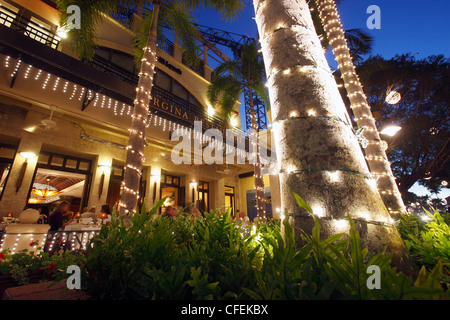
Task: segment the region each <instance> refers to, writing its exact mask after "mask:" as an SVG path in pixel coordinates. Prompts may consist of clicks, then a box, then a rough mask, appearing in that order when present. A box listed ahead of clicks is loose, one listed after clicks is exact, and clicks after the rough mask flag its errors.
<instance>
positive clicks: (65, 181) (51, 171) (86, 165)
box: [27, 152, 91, 213]
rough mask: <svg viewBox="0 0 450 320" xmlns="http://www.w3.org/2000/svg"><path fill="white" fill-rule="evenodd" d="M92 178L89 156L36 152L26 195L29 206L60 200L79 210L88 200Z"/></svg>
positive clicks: (48, 203) (75, 210)
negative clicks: (35, 162)
mask: <svg viewBox="0 0 450 320" xmlns="http://www.w3.org/2000/svg"><path fill="white" fill-rule="evenodd" d="M90 182H91V160H86V159H80V158H75V157H70V156H65V155H59V154H53V153H44V152H42V153H41V154H39V158H38V163H37V166H36V171H35V173H34V177H33V182H32V185H31V186H30V191H29V195H28V200H27V202H28V205H29V206H34V207H36V206H42V205H44V206H48V207H50V206H51V205H52V204H53V203H55V202H57V201H61V200H65V201H68V202H69V203H70V204H71V208H70V210H71V211H72V212H74V213H77V212H80V211H81V210H82V208H83V207H85V206H86V205H87V203H88V197H89V196H88V195H89V189H90Z"/></svg>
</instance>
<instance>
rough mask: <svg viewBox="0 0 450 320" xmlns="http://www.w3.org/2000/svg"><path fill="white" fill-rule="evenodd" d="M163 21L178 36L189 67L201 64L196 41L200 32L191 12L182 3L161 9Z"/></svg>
mask: <svg viewBox="0 0 450 320" xmlns="http://www.w3.org/2000/svg"><path fill="white" fill-rule="evenodd" d="M161 8H162V10H161V13H162V19H164V20H165V22H166V23H167V24H168V25H170V26H171V28H172V29H173V30H174V32H175V34H176V35H177V36H178V39H179V41H180V45H181V47H182V48H183V49H184V50H185V51H184V59H185V62H186V63H187V64H188V65H193V66H196V65H198V64H199V62H200V58H199V57H198V55H197V47H196V39H197V36H198V35H199V31H198V29H197V27H196V25H195V23H194V17H193V16H192V15H191V13H190V10H189V9H188V8H187V7H186V6H185V5H183V4H181V3H174V4H172V5H171V6H165V5H164V6H162V7H161Z"/></svg>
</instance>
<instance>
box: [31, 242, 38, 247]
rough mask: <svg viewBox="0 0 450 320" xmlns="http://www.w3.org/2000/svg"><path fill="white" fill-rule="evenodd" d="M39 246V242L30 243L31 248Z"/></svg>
mask: <svg viewBox="0 0 450 320" xmlns="http://www.w3.org/2000/svg"><path fill="white" fill-rule="evenodd" d="M37 245H38V242H37V241H33V242H31V243H30V247H34V246H37Z"/></svg>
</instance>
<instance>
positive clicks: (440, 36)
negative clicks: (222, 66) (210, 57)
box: [195, 0, 450, 58]
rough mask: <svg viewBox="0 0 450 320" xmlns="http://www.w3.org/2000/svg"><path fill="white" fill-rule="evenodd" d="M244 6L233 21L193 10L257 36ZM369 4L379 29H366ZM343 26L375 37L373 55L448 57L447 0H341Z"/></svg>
mask: <svg viewBox="0 0 450 320" xmlns="http://www.w3.org/2000/svg"><path fill="white" fill-rule="evenodd" d="M245 4H246V9H245V12H243V13H242V14H241V16H240V17H239V18H238V19H237V20H236V21H234V22H232V23H227V22H225V21H220V19H219V16H218V15H217V14H216V13H215V12H213V11H210V12H205V11H202V12H198V13H196V14H195V16H196V18H197V19H198V23H199V24H201V25H206V26H211V27H215V28H218V29H222V30H226V31H230V32H234V33H238V34H246V35H248V36H250V37H255V38H256V37H257V28H256V22H255V20H253V19H252V17H254V9H253V3H252V0H245ZM370 5H377V6H379V7H380V9H381V29H380V30H376V29H374V30H369V29H368V28H367V25H366V22H367V19H368V18H369V17H370V14H368V13H366V11H367V8H368V7H369V6H370ZM338 9H339V13H340V16H341V20H342V23H343V27H344V30H345V29H353V28H360V29H363V30H365V31H367V32H369V33H370V34H371V35H372V36H373V38H374V48H373V51H372V54H373V55H376V54H379V55H381V56H383V57H385V58H391V57H393V56H395V55H396V54H402V53H411V54H413V55H415V56H416V57H417V58H424V57H427V56H429V55H436V54H443V55H445V56H446V57H450V36H449V34H450V17H449V14H450V1H449V0H430V1H421V0H343V1H342V3H341V5H339V7H338Z"/></svg>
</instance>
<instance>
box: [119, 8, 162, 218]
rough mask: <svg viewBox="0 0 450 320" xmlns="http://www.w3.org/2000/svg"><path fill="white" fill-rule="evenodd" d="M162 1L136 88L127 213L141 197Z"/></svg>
mask: <svg viewBox="0 0 450 320" xmlns="http://www.w3.org/2000/svg"><path fill="white" fill-rule="evenodd" d="M159 8H160V5H159V4H157V3H155V4H153V13H152V14H153V17H152V25H151V28H150V33H149V36H148V40H147V45H146V47H145V48H144V55H143V58H142V64H141V69H140V73H139V82H138V86H137V88H136V100H135V101H134V109H133V115H132V117H131V118H132V120H131V127H130V138H129V142H128V147H127V160H126V165H125V174H124V180H123V182H122V196H121V202H120V204H119V206H120V214H126V213H129V212H131V211H133V210H135V209H136V205H137V200H138V198H139V184H140V180H141V174H142V163H143V157H144V139H145V128H146V120H147V118H148V108H149V104H150V97H151V90H152V86H153V76H154V74H155V64H156V32H157V25H158V14H159Z"/></svg>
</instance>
